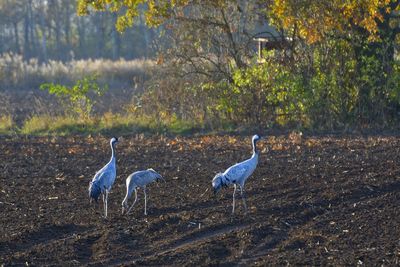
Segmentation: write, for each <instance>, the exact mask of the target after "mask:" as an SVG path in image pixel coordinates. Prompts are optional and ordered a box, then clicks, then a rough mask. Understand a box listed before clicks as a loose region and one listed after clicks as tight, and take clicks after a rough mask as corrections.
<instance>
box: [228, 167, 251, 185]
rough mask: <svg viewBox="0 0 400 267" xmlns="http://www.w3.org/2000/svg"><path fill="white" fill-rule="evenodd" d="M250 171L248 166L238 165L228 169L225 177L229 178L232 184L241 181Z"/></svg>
mask: <svg viewBox="0 0 400 267" xmlns="http://www.w3.org/2000/svg"><path fill="white" fill-rule="evenodd" d="M248 170H249V166H247V164H243V162H242V163H238V164H235V165H233V166H232V167H230V168H229V169H227V170H226V171H225V173H224V176H225V177H226V178H228V179H229V180H230V181H231V182H236V181H237V180H239V179H241V178H242V177H243V176H244V175H245V174H246V172H247V171H248Z"/></svg>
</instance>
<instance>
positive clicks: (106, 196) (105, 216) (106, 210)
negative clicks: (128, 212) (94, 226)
mask: <svg viewBox="0 0 400 267" xmlns="http://www.w3.org/2000/svg"><path fill="white" fill-rule="evenodd" d="M107 202H108V190H106V204H105V205H106V216H105V217H106V218H107Z"/></svg>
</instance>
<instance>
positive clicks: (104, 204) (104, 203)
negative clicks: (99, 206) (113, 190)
mask: <svg viewBox="0 0 400 267" xmlns="http://www.w3.org/2000/svg"><path fill="white" fill-rule="evenodd" d="M101 196H102V197H103V211H105V210H106V195H105V192H103V193H101Z"/></svg>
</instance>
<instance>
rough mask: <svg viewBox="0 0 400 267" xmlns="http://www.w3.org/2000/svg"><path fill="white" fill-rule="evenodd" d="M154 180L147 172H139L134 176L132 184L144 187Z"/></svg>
mask: <svg viewBox="0 0 400 267" xmlns="http://www.w3.org/2000/svg"><path fill="white" fill-rule="evenodd" d="M153 180H154V175H153V174H152V173H151V172H149V171H139V172H137V173H136V174H135V176H134V182H135V184H137V185H138V186H144V185H146V184H148V183H151V182H152V181H153Z"/></svg>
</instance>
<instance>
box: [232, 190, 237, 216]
mask: <svg viewBox="0 0 400 267" xmlns="http://www.w3.org/2000/svg"><path fill="white" fill-rule="evenodd" d="M235 193H236V184H233V201H232V214H234V213H235Z"/></svg>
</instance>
